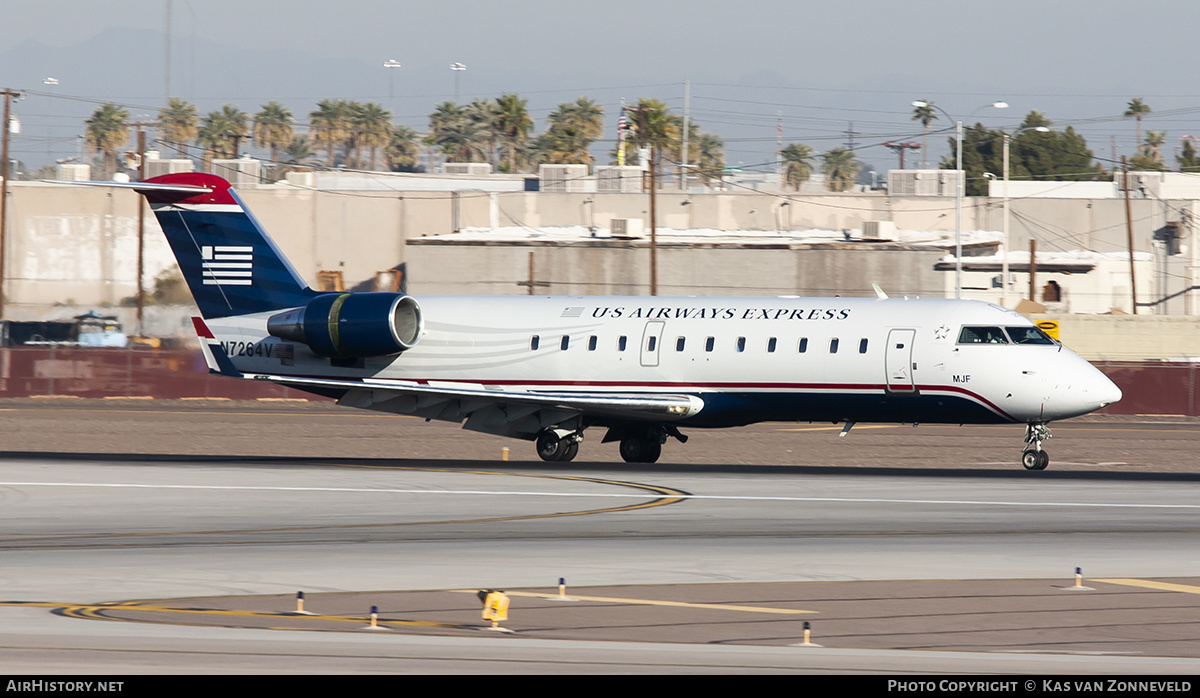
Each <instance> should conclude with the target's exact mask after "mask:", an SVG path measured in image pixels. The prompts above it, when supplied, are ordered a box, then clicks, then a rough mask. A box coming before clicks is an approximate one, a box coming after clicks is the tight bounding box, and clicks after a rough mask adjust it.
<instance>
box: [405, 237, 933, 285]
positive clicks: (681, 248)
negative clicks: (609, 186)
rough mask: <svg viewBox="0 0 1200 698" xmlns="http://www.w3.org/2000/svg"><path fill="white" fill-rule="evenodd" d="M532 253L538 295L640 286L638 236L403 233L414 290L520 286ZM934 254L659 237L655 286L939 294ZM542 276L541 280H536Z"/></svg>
mask: <svg viewBox="0 0 1200 698" xmlns="http://www.w3.org/2000/svg"><path fill="white" fill-rule="evenodd" d="M531 253H532V254H533V260H534V279H535V281H537V282H539V285H537V286H536V287H535V289H536V293H539V294H569V295H644V294H648V293H649V284H650V267H649V264H650V251H649V243H648V242H646V241H609V240H603V241H587V242H581V243H576V244H571V245H551V244H537V243H485V244H446V243H445V242H444V241H441V240H439V241H436V242H435V241H421V240H414V241H411V242H410V244H409V246H408V251H407V255H408V270H409V286H408V289H409V292H410V293H413V294H414V295H427V294H454V293H486V294H524V293H528V286H522V285H519V284H521V282H526V281H528V279H529V255H530V254H531ZM940 255H941V253H940V252H938V251H937V250H931V249H913V248H907V247H904V246H900V245H874V244H869V243H857V244H851V245H848V246H842V245H838V246H833V245H804V244H788V243H779V244H778V245H755V246H751V245H745V246H740V245H728V244H725V245H721V244H702V245H701V244H696V245H680V244H671V245H659V248H658V293H659V295H679V296H776V295H802V296H807V295H821V296H824V295H834V294H837V293H841V294H843V295H848V296H869V295H872V294H873V291H872V290H871V284H873V283H878V284H880V285H881V286H884V287H885V288H887V289H888V292H889V293H890V294H892V295H925V296H937V295H940V288H941V284H942V279H941V276H942V275H941V274H940V273H938V272H935V271H934V270H933V266H934V263H935V262H936V261H937V259H938V258H939V257H940ZM542 284H548V285H542Z"/></svg>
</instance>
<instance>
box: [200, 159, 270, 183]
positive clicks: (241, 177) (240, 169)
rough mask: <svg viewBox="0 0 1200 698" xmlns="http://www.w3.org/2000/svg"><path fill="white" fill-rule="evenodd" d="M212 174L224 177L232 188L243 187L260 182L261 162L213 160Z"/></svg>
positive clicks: (251, 160)
mask: <svg viewBox="0 0 1200 698" xmlns="http://www.w3.org/2000/svg"><path fill="white" fill-rule="evenodd" d="M212 173H213V174H215V175H217V176H218V177H224V178H225V179H226V180H228V181H229V183H230V184H232V185H233V186H234V187H245V186H249V185H255V184H258V183H259V182H260V181H262V162H260V161H258V160H255V159H253V158H236V159H231V160H213V161H212Z"/></svg>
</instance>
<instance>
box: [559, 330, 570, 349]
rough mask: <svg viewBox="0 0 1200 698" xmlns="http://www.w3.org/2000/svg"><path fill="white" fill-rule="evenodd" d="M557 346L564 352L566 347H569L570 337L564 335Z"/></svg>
mask: <svg viewBox="0 0 1200 698" xmlns="http://www.w3.org/2000/svg"><path fill="white" fill-rule="evenodd" d="M559 346H560V347H562V350H563V351H566V350H567V347H569V346H571V337H570V336H568V335H565V334H564V335H563V338H562V342H560V343H559Z"/></svg>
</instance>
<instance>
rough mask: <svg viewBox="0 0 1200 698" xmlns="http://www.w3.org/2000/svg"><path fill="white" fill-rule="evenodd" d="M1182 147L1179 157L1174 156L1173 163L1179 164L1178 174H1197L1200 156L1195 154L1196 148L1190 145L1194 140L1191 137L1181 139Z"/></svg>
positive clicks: (1199, 169)
mask: <svg viewBox="0 0 1200 698" xmlns="http://www.w3.org/2000/svg"><path fill="white" fill-rule="evenodd" d="M1182 140H1183V147H1182V149H1181V150H1180V152H1179V155H1176V156H1175V161H1176V162H1177V163H1179V171H1180V172H1198V171H1200V155H1198V154H1197V153H1196V146H1194V145H1192V141H1193V140H1195V139H1194V138H1193V137H1192V136H1184V137H1183V139H1182Z"/></svg>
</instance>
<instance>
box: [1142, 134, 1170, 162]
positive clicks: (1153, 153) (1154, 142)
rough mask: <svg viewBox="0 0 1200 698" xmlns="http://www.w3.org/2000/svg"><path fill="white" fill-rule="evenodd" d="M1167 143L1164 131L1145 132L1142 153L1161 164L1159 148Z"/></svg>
mask: <svg viewBox="0 0 1200 698" xmlns="http://www.w3.org/2000/svg"><path fill="white" fill-rule="evenodd" d="M1166 142H1167V132H1166V131H1147V132H1146V143H1145V148H1144V149H1143V151H1142V152H1144V153H1146V154H1147V155H1149V156H1150V157H1152V158H1154V159H1155V160H1157V161H1159V162H1162V150H1161V148H1162V147H1163V145H1164V144H1165V143H1166Z"/></svg>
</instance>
